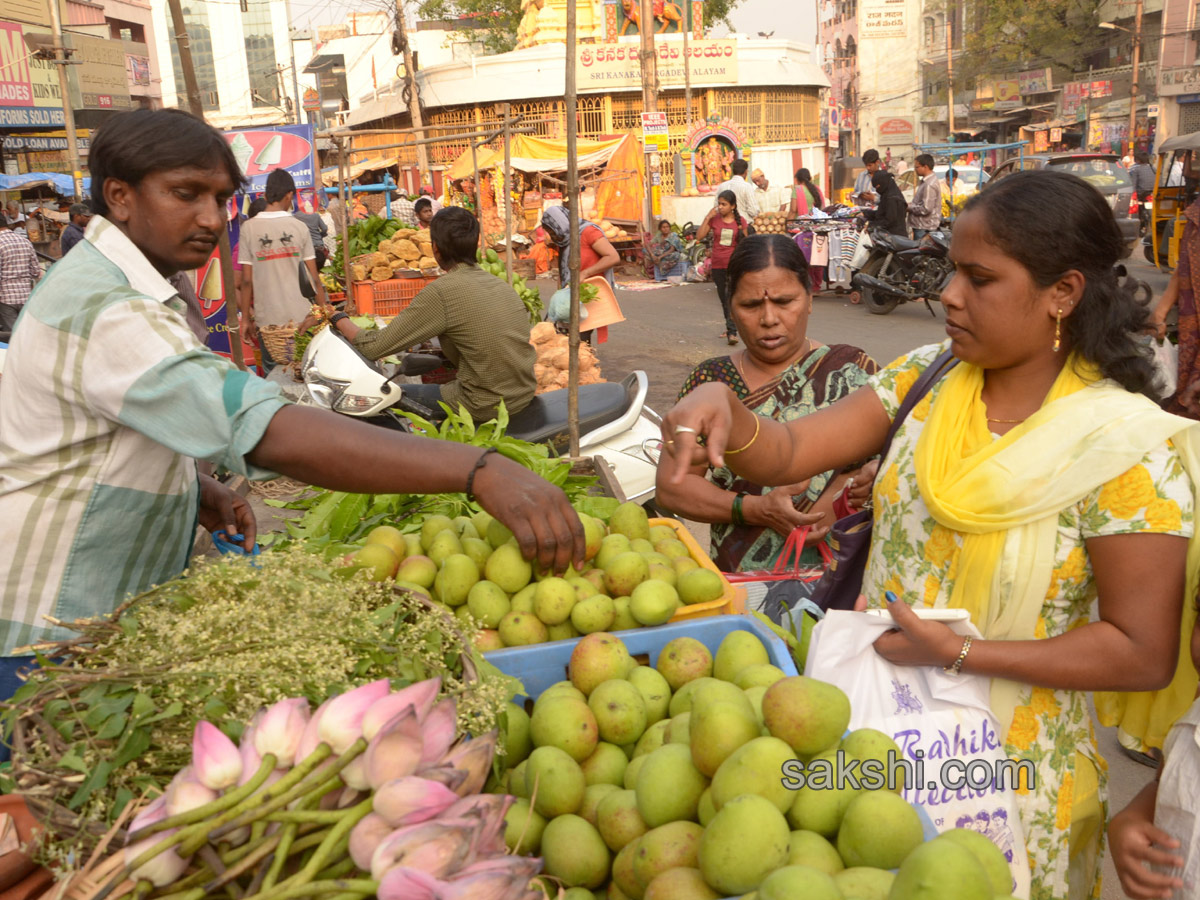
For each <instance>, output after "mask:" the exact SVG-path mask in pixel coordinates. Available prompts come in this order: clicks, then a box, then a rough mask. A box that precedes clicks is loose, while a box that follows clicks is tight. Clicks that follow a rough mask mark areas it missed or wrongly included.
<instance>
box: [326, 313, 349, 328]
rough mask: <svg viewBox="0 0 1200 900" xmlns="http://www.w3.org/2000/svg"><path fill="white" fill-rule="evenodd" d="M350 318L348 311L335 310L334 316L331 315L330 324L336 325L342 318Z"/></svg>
mask: <svg viewBox="0 0 1200 900" xmlns="http://www.w3.org/2000/svg"><path fill="white" fill-rule="evenodd" d="M348 318H350V316H348V315H347V314H346V313H344V312H342V311H341V310H340V309H339V310H338V311H337V312H335V313H334V314H333V315H332V316H330V317H329V324H330V325H336V324H337V323H338V322H340V321H342V319H348Z"/></svg>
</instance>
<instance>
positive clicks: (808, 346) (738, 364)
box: [733, 337, 813, 387]
mask: <svg viewBox="0 0 1200 900" xmlns="http://www.w3.org/2000/svg"><path fill="white" fill-rule="evenodd" d="M812 351H813V342H812V338H810V337H806V338H805V339H804V350H803V352H801V353H798V354H796V359H793V360H791V361H790V362H789V363H788V364H787V365H786V366H784V371H787V369H788V368H790V367H791V366H793V365H795V364H796V360H798V359H803V358H804V357H805V356H807V355H808V354H809V353H812ZM749 353H750V351H749V350H743V351H742V352H741V353H739V354H738V358H737V359H735V360H734V361H733V365H734V367H735V368H736V369H737V373H738V375H740V376H741V378H742V383H743V384H745V385H746V387H750V382H749V381H747V380H746V370H745V368H744V366H743V363H744V362H745V360H746V358H747V356H748V355H749ZM759 371H762V370H761V369H760V370H759ZM768 377H773V374H771V373H768Z"/></svg>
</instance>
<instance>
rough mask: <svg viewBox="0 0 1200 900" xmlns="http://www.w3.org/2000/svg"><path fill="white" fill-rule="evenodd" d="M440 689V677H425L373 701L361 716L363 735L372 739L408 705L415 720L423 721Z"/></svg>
mask: <svg viewBox="0 0 1200 900" xmlns="http://www.w3.org/2000/svg"><path fill="white" fill-rule="evenodd" d="M441 689H442V679H441V678H427V679H425V680H424V681H418V682H417V683H416V684H411V685H409V686H408V687H406V688H404V689H403V690H399V691H396V692H395V693H393V694H388V695H387V696H386V697H382V698H380V699H379V700H377V701H375V703H374V705H372V706H371V708H370V709H369V710H367V714H366V715H365V716H363V723H362V729H363V737H365V738H366V739H367V740H368V741H369V740H372V739H373V738H374V737H375V735H376V734H378V733H379V730H380V729H381V728H383V726H384V725H386V724H387V723H388V722H390V721H391V720H392V719H393V718H395V717H396V716H397V715H399V714H400V713H402V712H403V711H404V710H405V708H406V707H409V706H411V707H412V708H413V711H414V712H415V714H416V717H417V721H418V722H424V721H425V717H426V716H427V715H429V711H430V710H431V709H433V704H434V701H436V700H437V695H438V691H440V690H441Z"/></svg>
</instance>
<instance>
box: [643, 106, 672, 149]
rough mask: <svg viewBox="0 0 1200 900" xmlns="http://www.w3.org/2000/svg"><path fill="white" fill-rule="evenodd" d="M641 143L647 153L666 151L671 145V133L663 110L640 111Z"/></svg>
mask: <svg viewBox="0 0 1200 900" xmlns="http://www.w3.org/2000/svg"><path fill="white" fill-rule="evenodd" d="M642 144H643V145H644V146H645V148H646V152H647V153H666V152H667V150H668V148H669V147H670V145H671V134H670V126H669V125H668V124H667V114H666V113H665V112H644V113H642Z"/></svg>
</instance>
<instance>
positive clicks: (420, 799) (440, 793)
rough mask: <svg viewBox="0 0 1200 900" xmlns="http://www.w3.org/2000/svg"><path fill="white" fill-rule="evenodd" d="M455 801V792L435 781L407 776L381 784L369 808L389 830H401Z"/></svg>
mask: <svg viewBox="0 0 1200 900" xmlns="http://www.w3.org/2000/svg"><path fill="white" fill-rule="evenodd" d="M457 799H458V795H457V794H455V793H454V791H452V790H450V789H449V788H447V787H445V786H443V785H441V784H438V783H437V782H436V781H429V780H428V779H425V778H417V777H415V776H411V775H410V776H408V777H405V778H397V779H396V780H394V781H389V782H387V783H386V784H384V785H381V786H380V787H379V789H378V790H376V791H375V801H374V803H373V804H372V808H373V809H374V810H375V812H376V813H378V814H379V815H380V816H382V817H383V819H384V821H386V822H387V823H388V824H389V825H391V826H392V828H401V827H403V826H405V825H416V824H417V823H419V822H424V821H426V820H427V819H432V818H433V817H434V816H436V815H439V814H440V813H441V812H442V811H443V810H444V809H446V807H448V806H450V805H451V804H452V803H454V802H455V801H456V800H457Z"/></svg>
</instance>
